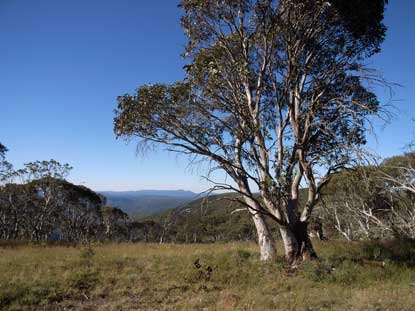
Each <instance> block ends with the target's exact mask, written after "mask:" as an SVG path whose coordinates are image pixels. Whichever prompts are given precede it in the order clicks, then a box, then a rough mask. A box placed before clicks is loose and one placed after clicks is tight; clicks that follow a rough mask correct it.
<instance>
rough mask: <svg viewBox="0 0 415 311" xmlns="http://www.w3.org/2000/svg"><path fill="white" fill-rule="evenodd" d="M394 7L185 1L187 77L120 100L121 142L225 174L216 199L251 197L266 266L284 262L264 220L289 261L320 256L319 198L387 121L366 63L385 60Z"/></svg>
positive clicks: (316, 1) (380, 0)
mask: <svg viewBox="0 0 415 311" xmlns="http://www.w3.org/2000/svg"><path fill="white" fill-rule="evenodd" d="M385 5H386V2H385V1H384V0H374V1H358V0H352V1H345V0H333V1H327V0H324V1H323V0H280V1H274V0H217V1H200V0H183V1H181V3H180V5H179V6H180V8H181V9H182V10H183V12H184V14H183V17H182V20H181V23H182V27H183V29H184V31H185V34H186V36H187V38H188V45H187V47H186V50H185V53H184V56H185V57H186V58H187V59H188V65H187V66H185V69H186V78H185V79H184V80H183V81H179V82H177V83H174V84H171V85H165V84H154V85H143V86H140V87H139V88H138V89H137V92H136V93H135V94H132V95H129V94H126V95H124V96H120V97H119V98H118V108H117V110H116V116H115V119H114V130H115V133H116V135H117V136H122V137H125V138H137V139H138V140H139V141H140V143H143V144H163V145H166V146H167V149H168V150H171V151H175V152H181V153H184V154H191V155H194V156H195V159H206V160H208V161H210V163H212V168H220V169H222V170H223V171H225V172H226V173H227V175H229V176H230V179H231V180H232V182H225V183H217V182H216V183H215V186H214V189H227V190H234V191H236V192H237V193H239V194H240V197H239V198H238V200H240V201H241V203H242V204H244V205H245V206H246V207H247V209H248V210H249V212H250V214H251V215H252V218H253V221H254V223H255V226H256V228H257V233H258V242H259V245H260V251H261V258H262V259H264V260H266V259H270V258H272V256H273V254H274V246H273V242H272V237H271V235H270V233H269V230H268V228H267V225H266V222H265V220H264V217H269V218H271V219H272V220H273V221H275V222H277V223H278V224H279V227H280V232H281V236H282V238H283V240H284V245H285V253H286V256H287V258H288V260H289V261H290V262H292V263H293V264H294V263H295V262H297V261H298V260H299V259H301V258H303V257H308V256H316V254H315V251H314V250H313V247H312V244H311V241H310V239H309V238H308V235H307V225H308V222H309V219H310V217H311V213H312V210H313V208H314V206H315V204H316V202H317V200H318V198H319V195H320V192H321V190H322V188H323V186H324V185H325V184H326V183H327V181H328V180H329V178H330V176H331V175H332V174H333V173H335V172H336V171H337V170H339V169H341V168H343V167H346V166H348V165H350V164H351V163H352V162H353V160H354V159H356V157H357V156H358V153H359V150H360V149H361V148H362V146H363V145H364V144H365V142H366V140H365V134H366V131H367V129H368V120H370V118H371V117H372V116H374V115H377V114H379V113H380V104H379V101H378V99H377V97H376V95H375V93H374V92H373V89H372V86H373V85H378V84H383V80H382V79H381V78H380V77H379V76H378V75H377V74H376V73H375V71H373V70H370V69H369V68H366V66H365V63H366V60H367V59H368V58H369V57H371V56H372V55H374V54H376V53H378V52H380V44H381V43H382V41H383V40H384V37H385V32H386V28H385V26H384V25H383V16H384V10H385ZM208 178H209V174H208ZM213 182H214V181H213ZM302 185H305V186H306V187H307V189H308V190H307V191H308V196H307V200H306V203H305V204H304V205H303V206H299V202H298V194H299V189H300V187H301V186H302ZM256 191H259V196H258V195H256V193H255V192H256Z"/></svg>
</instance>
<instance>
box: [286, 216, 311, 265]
mask: <svg viewBox="0 0 415 311" xmlns="http://www.w3.org/2000/svg"><path fill="white" fill-rule="evenodd" d="M307 227H308V223H307V222H302V221H297V222H296V223H295V224H292V225H290V226H287V227H283V226H281V227H280V232H281V237H282V240H283V242H284V248H285V256H286V258H287V260H288V262H289V263H290V264H291V265H292V266H296V265H297V264H298V263H299V262H301V261H304V260H308V259H313V258H317V253H316V252H315V250H314V248H313V244H312V243H311V240H310V237H309V236H308V230H307Z"/></svg>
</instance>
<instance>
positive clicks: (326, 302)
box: [0, 242, 415, 311]
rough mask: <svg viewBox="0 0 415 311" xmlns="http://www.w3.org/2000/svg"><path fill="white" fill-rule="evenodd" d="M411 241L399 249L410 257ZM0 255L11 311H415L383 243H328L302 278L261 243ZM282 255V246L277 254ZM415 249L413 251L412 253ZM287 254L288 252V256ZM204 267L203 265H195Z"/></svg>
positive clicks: (399, 267)
mask: <svg viewBox="0 0 415 311" xmlns="http://www.w3.org/2000/svg"><path fill="white" fill-rule="evenodd" d="M411 247H412V246H411V245H410V244H403V245H401V246H400V248H401V249H402V253H404V252H405V253H407V252H408V251H411V249H412V248H411ZM91 248H92V249H89V248H88V247H86V246H83V247H81V246H78V247H64V246H53V247H45V246H18V247H15V248H0V306H1V307H2V308H3V309H6V310H9V309H10V310H21V309H28V310H32V309H47V310H63V309H64V308H66V309H72V310H400V311H403V310H415V295H413V292H414V291H415V269H414V268H413V265H412V263H411V262H410V261H402V260H400V261H395V257H396V252H395V253H394V254H393V256H392V255H388V256H386V257H385V256H383V257H382V254H383V253H385V252H386V250H385V249H382V247H380V250H379V249H378V248H379V247H378V246H373V247H372V246H370V247H368V246H367V245H362V244H359V243H354V244H347V243H343V242H321V243H318V244H317V245H316V248H317V250H318V252H319V254H320V258H321V259H320V260H319V261H315V262H309V263H306V264H304V265H303V266H302V267H300V268H299V269H298V271H294V272H292V271H290V270H289V269H287V268H286V267H285V263H284V260H283V258H282V257H279V258H278V259H277V260H276V261H275V262H273V263H269V264H263V263H261V262H260V261H259V260H258V259H259V256H258V253H257V247H256V245H255V244H253V243H228V244H204V245H200V244H194V245H173V244H165V245H159V244H107V245H92V246H91ZM279 249H281V247H279ZM414 249H415V247H414ZM280 255H281V254H280ZM197 259H199V261H197V262H196V260H197Z"/></svg>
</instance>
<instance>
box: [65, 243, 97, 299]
mask: <svg viewBox="0 0 415 311" xmlns="http://www.w3.org/2000/svg"><path fill="white" fill-rule="evenodd" d="M94 257H95V252H94V250H93V249H92V247H91V245H88V246H87V247H84V248H82V249H81V252H80V261H79V266H80V270H79V271H76V272H75V273H74V274H73V275H72V278H71V281H70V284H71V287H72V288H74V289H77V290H80V291H83V292H85V291H89V290H92V289H93V288H94V287H95V286H96V285H97V284H98V282H99V272H98V271H97V270H96V269H95V262H94Z"/></svg>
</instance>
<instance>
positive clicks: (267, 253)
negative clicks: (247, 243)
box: [251, 213, 276, 261]
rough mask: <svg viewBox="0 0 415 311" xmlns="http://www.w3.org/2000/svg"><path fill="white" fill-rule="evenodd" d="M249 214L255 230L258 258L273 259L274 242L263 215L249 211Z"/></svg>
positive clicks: (274, 253) (274, 251)
mask: <svg viewBox="0 0 415 311" xmlns="http://www.w3.org/2000/svg"><path fill="white" fill-rule="evenodd" d="M251 216H252V220H253V221H254V224H255V228H256V231H257V237H258V245H259V251H260V259H261V260H262V261H268V260H272V259H274V258H275V255H276V249H275V243H274V239H273V238H272V235H271V232H270V231H269V228H268V225H267V223H266V222H265V219H264V216H263V215H261V214H258V213H251Z"/></svg>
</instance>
